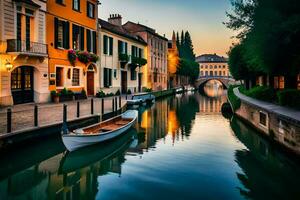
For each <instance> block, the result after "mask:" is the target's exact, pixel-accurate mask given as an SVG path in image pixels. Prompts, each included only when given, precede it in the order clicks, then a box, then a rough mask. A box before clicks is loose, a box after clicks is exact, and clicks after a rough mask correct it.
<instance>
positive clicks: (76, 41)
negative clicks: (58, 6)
mask: <svg viewBox="0 0 300 200" xmlns="http://www.w3.org/2000/svg"><path fill="white" fill-rule="evenodd" d="M72 27H73V28H72V29H73V40H72V44H73V49H74V50H82V51H83V50H84V28H83V27H81V26H77V25H75V24H73V26H72Z"/></svg>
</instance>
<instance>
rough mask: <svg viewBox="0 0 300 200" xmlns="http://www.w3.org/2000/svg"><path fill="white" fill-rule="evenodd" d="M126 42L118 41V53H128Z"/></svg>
mask: <svg viewBox="0 0 300 200" xmlns="http://www.w3.org/2000/svg"><path fill="white" fill-rule="evenodd" d="M127 51H128V44H127V42H123V41H121V40H119V41H118V52H119V54H128V53H127Z"/></svg>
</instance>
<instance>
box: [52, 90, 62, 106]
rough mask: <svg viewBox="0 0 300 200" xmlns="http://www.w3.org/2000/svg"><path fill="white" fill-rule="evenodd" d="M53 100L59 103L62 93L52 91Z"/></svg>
mask: <svg viewBox="0 0 300 200" xmlns="http://www.w3.org/2000/svg"><path fill="white" fill-rule="evenodd" d="M50 94H51V101H52V102H54V103H59V96H60V94H59V93H57V92H56V90H53V91H51V93H50Z"/></svg>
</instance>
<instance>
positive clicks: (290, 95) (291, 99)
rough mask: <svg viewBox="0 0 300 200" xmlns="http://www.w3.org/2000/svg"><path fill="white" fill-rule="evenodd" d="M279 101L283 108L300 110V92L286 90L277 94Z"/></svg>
mask: <svg viewBox="0 0 300 200" xmlns="http://www.w3.org/2000/svg"><path fill="white" fill-rule="evenodd" d="M277 101H278V104H279V105H281V106H287V107H291V108H295V109H298V110H300V90H296V89H285V90H282V91H279V92H277Z"/></svg>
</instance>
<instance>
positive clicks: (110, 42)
mask: <svg viewBox="0 0 300 200" xmlns="http://www.w3.org/2000/svg"><path fill="white" fill-rule="evenodd" d="M113 48H114V39H113V38H112V37H109V55H110V56H112V55H113V52H114V49H113Z"/></svg>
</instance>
